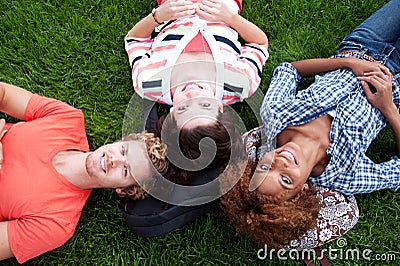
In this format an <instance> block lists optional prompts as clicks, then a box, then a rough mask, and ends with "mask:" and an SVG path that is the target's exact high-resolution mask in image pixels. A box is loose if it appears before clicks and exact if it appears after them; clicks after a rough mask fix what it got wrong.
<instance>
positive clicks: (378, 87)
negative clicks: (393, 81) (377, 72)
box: [358, 76, 385, 94]
mask: <svg viewBox="0 0 400 266" xmlns="http://www.w3.org/2000/svg"><path fill="white" fill-rule="evenodd" d="M358 79H359V80H360V81H364V82H365V83H367V86H366V87H367V88H368V91H369V92H371V93H372V94H375V93H376V92H378V91H382V88H383V87H385V85H384V83H383V81H381V79H380V78H379V77H377V76H369V77H365V76H364V77H359V78H358ZM364 87H365V85H364V86H363V88H364Z"/></svg>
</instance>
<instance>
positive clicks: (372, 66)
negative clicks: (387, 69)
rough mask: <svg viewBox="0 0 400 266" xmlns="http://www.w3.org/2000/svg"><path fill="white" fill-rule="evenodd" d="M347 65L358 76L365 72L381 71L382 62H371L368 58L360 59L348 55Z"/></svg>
mask: <svg viewBox="0 0 400 266" xmlns="http://www.w3.org/2000/svg"><path fill="white" fill-rule="evenodd" d="M345 60H346V61H347V62H346V65H347V67H348V68H350V69H351V70H352V71H353V72H354V74H355V75H356V76H358V77H361V76H364V74H365V73H374V72H380V71H381V68H380V67H379V66H382V64H380V63H378V62H370V61H367V60H362V59H358V58H355V57H352V56H350V57H346V59H345Z"/></svg>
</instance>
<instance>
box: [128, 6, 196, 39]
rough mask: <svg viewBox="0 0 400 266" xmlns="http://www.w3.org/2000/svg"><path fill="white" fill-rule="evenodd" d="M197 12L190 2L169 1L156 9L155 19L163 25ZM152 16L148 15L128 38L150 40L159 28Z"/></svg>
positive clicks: (133, 29) (132, 30) (131, 31)
mask: <svg viewBox="0 0 400 266" xmlns="http://www.w3.org/2000/svg"><path fill="white" fill-rule="evenodd" d="M194 12H195V9H194V5H193V3H192V2H190V1H180V0H169V1H166V2H164V3H163V4H162V5H161V6H159V7H158V8H157V9H156V12H155V14H154V16H155V19H156V20H157V21H158V22H160V23H162V22H164V21H167V20H171V19H177V18H180V17H184V16H187V15H190V14H193V13H194ZM155 19H154V18H153V15H152V14H149V15H147V16H146V17H144V18H143V19H142V20H140V21H139V22H138V23H136V24H135V26H133V28H132V29H131V30H130V31H129V33H128V37H132V38H148V37H149V36H150V35H151V33H152V32H153V30H154V28H155V27H157V26H158V23H157V22H156V21H155Z"/></svg>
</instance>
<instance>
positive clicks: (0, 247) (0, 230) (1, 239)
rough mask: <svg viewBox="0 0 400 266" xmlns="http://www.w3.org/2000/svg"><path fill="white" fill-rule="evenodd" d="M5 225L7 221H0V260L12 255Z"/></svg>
mask: <svg viewBox="0 0 400 266" xmlns="http://www.w3.org/2000/svg"><path fill="white" fill-rule="evenodd" d="M7 225H8V222H0V261H1V260H5V259H8V258H11V257H14V254H13V253H12V251H11V247H10V242H9V241H8V233H7Z"/></svg>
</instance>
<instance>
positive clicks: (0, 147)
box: [0, 118, 7, 169]
mask: <svg viewBox="0 0 400 266" xmlns="http://www.w3.org/2000/svg"><path fill="white" fill-rule="evenodd" d="M5 125H6V121H5V120H4V119H3V118H2V119H0V169H1V165H2V163H3V144H2V143H1V139H2V138H3V136H4V135H5V134H6V133H7V129H4V127H5Z"/></svg>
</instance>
